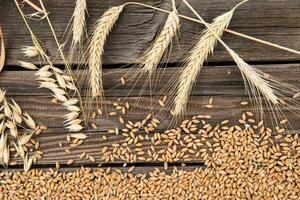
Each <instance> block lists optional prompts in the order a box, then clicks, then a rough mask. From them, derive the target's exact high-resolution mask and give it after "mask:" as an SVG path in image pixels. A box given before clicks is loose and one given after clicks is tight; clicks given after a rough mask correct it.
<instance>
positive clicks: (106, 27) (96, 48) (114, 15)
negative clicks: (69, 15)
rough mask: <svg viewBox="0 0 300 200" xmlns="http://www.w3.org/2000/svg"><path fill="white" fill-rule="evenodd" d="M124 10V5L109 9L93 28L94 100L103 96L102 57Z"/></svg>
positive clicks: (90, 51)
mask: <svg viewBox="0 0 300 200" xmlns="http://www.w3.org/2000/svg"><path fill="white" fill-rule="evenodd" d="M123 8H124V5H121V6H115V7H112V8H110V9H108V10H107V11H106V12H105V13H104V14H103V15H102V16H101V17H100V18H99V19H98V21H97V22H96V24H95V25H94V27H93V31H92V39H91V41H90V44H89V47H88V68H89V73H90V87H91V94H92V97H93V98H95V97H102V96H103V84H102V55H103V51H104V44H105V42H106V40H107V37H108V35H109V33H110V32H111V30H112V28H113V26H114V24H115V23H116V22H117V20H118V18H119V15H120V13H121V12H122V10H123Z"/></svg>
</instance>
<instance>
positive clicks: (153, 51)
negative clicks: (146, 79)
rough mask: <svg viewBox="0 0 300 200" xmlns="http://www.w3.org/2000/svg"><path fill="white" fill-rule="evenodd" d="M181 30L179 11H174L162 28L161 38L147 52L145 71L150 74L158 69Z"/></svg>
mask: <svg viewBox="0 0 300 200" xmlns="http://www.w3.org/2000/svg"><path fill="white" fill-rule="evenodd" d="M178 29H179V17H178V13H177V10H173V11H172V12H170V14H169V15H168V18H167V20H166V23H165V25H164V26H163V28H162V31H161V32H160V34H159V36H158V37H157V39H156V40H155V42H154V43H153V45H152V46H151V47H150V48H149V49H148V50H147V51H146V53H145V55H144V56H143V57H144V58H143V62H142V64H143V71H145V72H149V73H150V74H152V73H153V71H154V70H155V69H156V67H157V65H158V64H159V62H160V61H161V59H162V57H163V55H164V52H165V51H166V49H167V48H168V47H169V45H170V44H171V42H172V39H173V38H174V37H175V36H176V33H177V32H178Z"/></svg>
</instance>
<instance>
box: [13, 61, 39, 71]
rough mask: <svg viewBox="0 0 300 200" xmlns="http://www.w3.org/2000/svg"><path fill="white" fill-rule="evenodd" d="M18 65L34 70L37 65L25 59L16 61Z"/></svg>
mask: <svg viewBox="0 0 300 200" xmlns="http://www.w3.org/2000/svg"><path fill="white" fill-rule="evenodd" d="M18 63H19V66H20V67H23V68H25V69H31V70H36V69H37V67H36V66H35V64H33V63H30V62H25V61H18Z"/></svg>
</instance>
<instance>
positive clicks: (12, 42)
mask: <svg viewBox="0 0 300 200" xmlns="http://www.w3.org/2000/svg"><path fill="white" fill-rule="evenodd" d="M140 2H143V3H147V4H151V5H154V6H157V7H161V8H165V9H168V8H169V7H170V5H169V1H167V0H155V1H149V0H140ZM238 2H239V0H231V1H222V0H203V1H197V0H191V1H190V3H191V4H192V5H193V6H194V7H195V8H196V10H197V11H199V13H201V14H202V15H203V17H204V18H205V19H207V20H208V21H211V20H212V19H213V18H214V17H216V16H217V15H219V14H221V13H223V12H225V11H227V10H229V9H230V8H232V6H233V5H235V4H237V3H238ZM121 3H124V1H120V0H114V1H96V0H94V1H89V2H88V5H89V14H90V18H89V19H88V24H89V27H90V26H91V24H93V22H95V20H96V19H97V18H98V17H99V16H100V15H101V14H102V13H103V12H104V11H105V10H106V9H107V8H108V7H110V6H112V5H119V4H121ZM178 4H179V2H178ZM45 5H46V7H47V8H48V11H49V12H50V15H49V16H50V18H51V19H52V22H53V26H54V28H55V30H56V32H57V35H58V37H59V38H60V40H62V41H61V42H63V39H62V36H63V33H64V31H65V28H66V26H67V24H68V22H69V19H70V17H71V15H72V11H73V7H74V1H73V0H62V1H59V2H58V1H54V0H49V1H45ZM178 7H179V12H180V13H181V14H186V15H189V16H192V15H191V13H190V12H189V11H188V10H187V8H186V7H185V6H184V5H183V3H180V5H178ZM165 16H166V15H165V14H164V13H160V12H157V11H153V10H149V9H147V8H142V7H137V6H128V7H126V9H125V11H124V13H123V14H122V15H121V17H120V20H119V21H118V23H117V26H116V27H115V29H114V30H113V33H112V34H111V36H110V38H109V41H108V44H107V45H106V48H105V56H104V64H120V63H132V62H134V61H136V59H137V58H138V56H139V55H140V54H141V53H142V51H143V50H144V49H145V48H146V47H147V46H148V45H149V44H150V43H151V41H153V39H154V38H155V35H156V34H157V31H158V29H159V27H160V25H161V24H163V21H164V18H165ZM0 18H1V19H3V20H1V26H2V28H3V31H4V36H5V39H6V41H5V42H6V46H7V53H8V55H7V63H6V64H7V65H14V64H16V61H17V60H18V59H23V58H22V56H21V54H20V48H21V47H22V46H23V45H31V41H30V37H29V34H28V31H27V30H26V28H25V25H24V23H23V21H22V20H21V17H20V16H19V13H18V11H17V9H16V8H15V6H14V2H13V1H10V0H4V1H1V2H0ZM299 19H300V2H299V1H298V0H272V1H260V0H253V1H249V2H248V3H246V4H244V5H243V6H241V7H240V8H239V9H238V10H237V11H236V13H235V15H234V17H233V20H232V23H231V25H230V28H231V29H233V30H235V31H240V32H243V33H245V34H249V35H252V36H255V37H258V38H261V39H266V40H268V41H271V42H274V43H278V44H281V45H285V46H287V47H290V48H293V49H299V46H300V39H299V38H300V36H299V33H300V20H299ZM32 25H33V26H32V27H33V29H34V30H35V32H36V34H37V35H38V36H39V38H40V39H41V40H42V41H43V42H44V45H45V48H46V50H47V52H49V54H50V55H51V56H54V55H56V52H57V48H56V47H55V43H54V40H53V39H52V37H51V32H50V30H49V28H48V27H47V25H46V22H45V21H33V22H32ZM201 30H202V27H201V26H199V25H198V24H196V23H193V22H189V21H186V20H182V26H181V33H180V48H181V50H184V49H187V47H189V46H190V44H191V42H192V41H193V39H194V37H195V36H196V35H197V34H198V33H199V31H201ZM224 40H225V41H226V42H227V43H228V44H229V45H230V46H231V47H232V48H233V49H234V50H236V51H237V52H238V53H239V54H240V55H241V56H242V57H243V58H245V59H246V60H251V61H293V60H299V56H297V55H293V54H291V53H287V52H283V51H281V50H276V49H273V48H270V47H266V46H264V45H261V44H256V43H253V42H249V41H247V40H244V39H240V38H237V37H234V36H232V35H230V34H225V36H224ZM176 46H177V45H176ZM173 49H174V53H173V54H172V56H171V58H170V60H169V62H177V61H180V60H182V58H183V57H182V56H181V53H180V52H181V51H179V49H178V48H173ZM209 61H231V59H230V58H229V57H228V55H227V53H226V52H225V51H224V49H223V48H217V50H216V51H215V53H214V58H213V59H209ZM55 62H56V63H61V60H59V59H57V60H55Z"/></svg>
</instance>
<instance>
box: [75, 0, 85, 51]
mask: <svg viewBox="0 0 300 200" xmlns="http://www.w3.org/2000/svg"><path fill="white" fill-rule="evenodd" d="M86 13H87V5H86V0H76V6H75V9H74V12H73V15H72V18H73V25H72V32H73V38H72V47H76V46H80V45H81V44H82V39H83V37H84V33H85V30H86V19H85V14H86Z"/></svg>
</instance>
